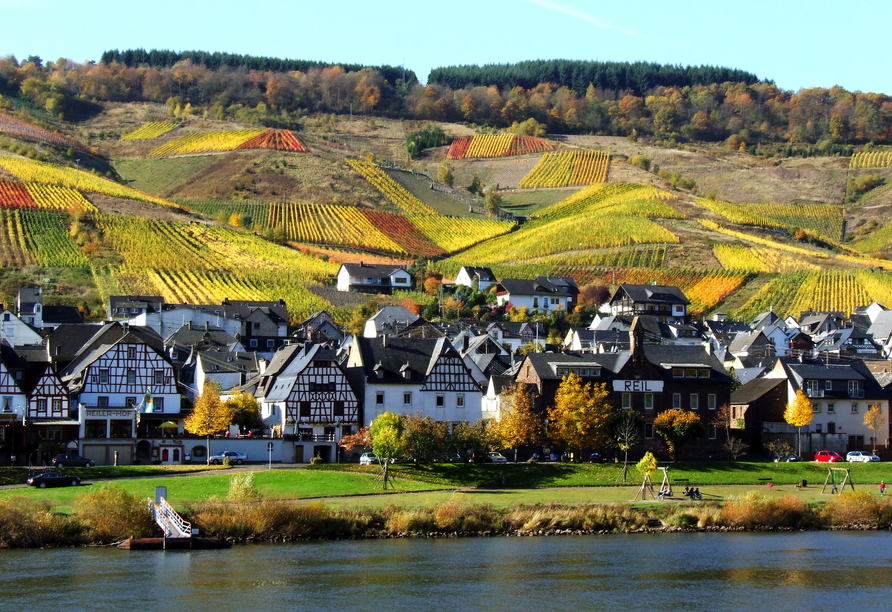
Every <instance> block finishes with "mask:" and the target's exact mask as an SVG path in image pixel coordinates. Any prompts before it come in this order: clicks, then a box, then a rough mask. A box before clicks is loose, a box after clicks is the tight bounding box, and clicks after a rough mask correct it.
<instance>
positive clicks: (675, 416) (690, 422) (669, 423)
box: [654, 408, 703, 461]
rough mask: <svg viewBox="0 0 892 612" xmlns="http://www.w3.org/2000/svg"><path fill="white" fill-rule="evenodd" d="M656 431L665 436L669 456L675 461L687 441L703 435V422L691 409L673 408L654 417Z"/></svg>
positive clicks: (662, 436)
mask: <svg viewBox="0 0 892 612" xmlns="http://www.w3.org/2000/svg"><path fill="white" fill-rule="evenodd" d="M654 431H655V432H656V433H657V435H658V436H660V437H661V438H663V441H664V442H665V443H666V446H667V447H668V449H669V458H670V459H672V461H675V460H676V459H677V458H678V451H679V450H680V449H681V447H682V446H683V445H684V444H685V442H687V441H689V440H693V439H694V438H697V437H700V436H701V435H703V423H701V422H700V417H699V416H697V414H696V413H694V412H691V411H690V410H682V409H680V408H672V409H670V410H665V411H663V412H661V413H660V414H659V415H657V418H655V419H654Z"/></svg>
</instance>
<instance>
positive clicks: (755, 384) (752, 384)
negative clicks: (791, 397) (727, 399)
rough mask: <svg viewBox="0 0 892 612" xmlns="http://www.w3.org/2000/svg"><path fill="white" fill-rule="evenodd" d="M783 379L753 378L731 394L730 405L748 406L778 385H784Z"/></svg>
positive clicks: (785, 380) (784, 380)
mask: <svg viewBox="0 0 892 612" xmlns="http://www.w3.org/2000/svg"><path fill="white" fill-rule="evenodd" d="M786 383H787V379H785V378H755V379H753V380H751V381H749V382H747V383H745V384H743V385H741V386H740V387H739V388H738V389H737V390H736V391H734V393H732V394H731V403H732V404H749V403H751V402H754V401H756V400H757V399H759V398H760V397H762V396H763V395H765V394H766V393H768V392H769V391H771V390H773V389H775V388H776V387H778V386H779V385H786Z"/></svg>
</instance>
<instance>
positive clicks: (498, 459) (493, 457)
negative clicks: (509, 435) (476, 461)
mask: <svg viewBox="0 0 892 612" xmlns="http://www.w3.org/2000/svg"><path fill="white" fill-rule="evenodd" d="M489 460H490V461H493V462H495V463H508V460H507V459H506V458H505V455H503V454H502V453H490V454H489Z"/></svg>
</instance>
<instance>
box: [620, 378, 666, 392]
mask: <svg viewBox="0 0 892 612" xmlns="http://www.w3.org/2000/svg"><path fill="white" fill-rule="evenodd" d="M613 390H614V391H622V392H625V393H630V392H631V393H662V392H663V381H662V380H614V381H613Z"/></svg>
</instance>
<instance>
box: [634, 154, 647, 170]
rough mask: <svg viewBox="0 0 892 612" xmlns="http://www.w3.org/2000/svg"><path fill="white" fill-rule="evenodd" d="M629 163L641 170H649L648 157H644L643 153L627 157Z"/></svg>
mask: <svg viewBox="0 0 892 612" xmlns="http://www.w3.org/2000/svg"><path fill="white" fill-rule="evenodd" d="M629 163H630V164H632V165H633V166H638V167H639V168H641V169H642V170H648V171H649V170H650V158H648V157H645V156H644V155H635V156H633V157H630V158H629Z"/></svg>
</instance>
